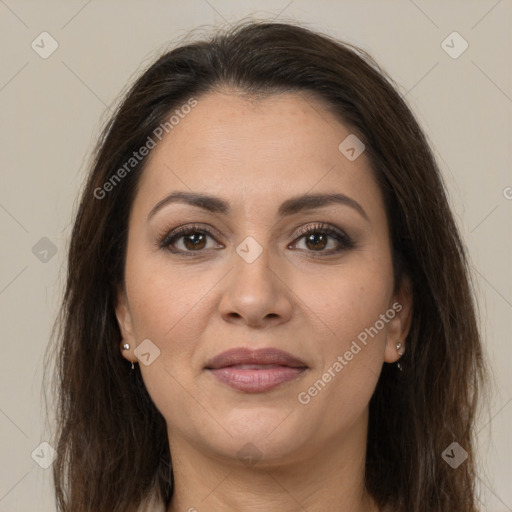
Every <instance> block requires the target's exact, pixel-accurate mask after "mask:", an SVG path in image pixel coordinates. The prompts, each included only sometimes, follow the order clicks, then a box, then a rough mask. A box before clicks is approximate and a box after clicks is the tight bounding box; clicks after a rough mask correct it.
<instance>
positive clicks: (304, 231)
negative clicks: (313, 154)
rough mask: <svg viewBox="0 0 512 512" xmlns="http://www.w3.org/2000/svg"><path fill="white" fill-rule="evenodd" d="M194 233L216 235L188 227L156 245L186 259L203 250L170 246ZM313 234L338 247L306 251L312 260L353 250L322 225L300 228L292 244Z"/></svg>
mask: <svg viewBox="0 0 512 512" xmlns="http://www.w3.org/2000/svg"><path fill="white" fill-rule="evenodd" d="M194 233H199V234H207V235H209V236H210V237H212V238H214V237H215V236H216V233H215V232H214V231H212V230H211V229H210V228H208V227H206V226H202V225H188V226H183V227H179V228H177V229H175V230H173V231H171V232H170V233H169V232H167V231H165V232H164V233H163V234H161V235H160V236H159V237H158V242H157V245H158V247H159V248H160V249H164V250H168V251H170V252H171V253H173V254H179V255H183V256H186V257H189V256H194V253H201V252H204V249H202V250H198V251H184V250H182V249H175V248H174V249H172V248H171V246H172V244H173V243H175V242H176V241H177V240H179V239H180V238H182V237H184V236H187V235H190V234H194ZM313 233H319V234H326V235H329V236H330V237H332V238H334V239H335V240H337V241H338V243H339V244H340V247H338V248H337V249H329V250H320V251H313V250H308V251H307V252H309V253H312V257H314V258H317V257H322V256H329V255H332V254H337V253H340V252H342V251H345V250H348V249H353V248H354V247H355V244H354V242H353V240H352V239H351V238H350V237H349V236H348V235H347V234H346V233H345V232H344V231H342V230H340V229H338V228H335V227H333V226H331V225H329V224H324V223H319V224H315V225H313V226H308V227H306V228H301V229H300V230H299V231H298V233H297V234H296V238H295V240H294V242H293V243H296V242H297V241H298V240H299V239H301V238H304V237H305V236H307V235H309V234H313ZM315 253H320V254H315Z"/></svg>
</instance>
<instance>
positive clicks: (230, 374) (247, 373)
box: [205, 348, 307, 393]
mask: <svg viewBox="0 0 512 512" xmlns="http://www.w3.org/2000/svg"><path fill="white" fill-rule="evenodd" d="M205 368H206V369H207V370H209V371H210V372H211V373H212V375H214V376H215V377H216V378H217V379H219V380H220V381H221V382H223V383H225V384H227V385H228V386H230V387H232V388H234V389H237V390H239V391H245V392H246V393H262V392H264V391H269V390H271V389H273V388H275V387H277V386H279V385H281V384H283V383H285V382H288V381H290V380H292V379H295V378H296V377H298V376H299V375H300V374H301V373H302V372H303V371H304V370H306V369H307V365H306V364H305V363H304V362H303V361H301V360H300V359H297V358H296V357H294V356H292V355H291V354H288V353H287V352H283V351H282V350H278V349H274V348H263V349H258V350H250V349H248V348H235V349H231V350H227V351H226V352H222V353H221V354H219V355H217V356H215V357H214V358H212V359H210V360H209V361H208V362H207V363H206V365H205Z"/></svg>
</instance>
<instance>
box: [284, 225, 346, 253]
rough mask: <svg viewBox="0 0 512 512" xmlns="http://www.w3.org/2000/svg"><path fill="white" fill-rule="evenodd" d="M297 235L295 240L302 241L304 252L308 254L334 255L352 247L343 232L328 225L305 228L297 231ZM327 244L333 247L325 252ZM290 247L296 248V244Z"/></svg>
mask: <svg viewBox="0 0 512 512" xmlns="http://www.w3.org/2000/svg"><path fill="white" fill-rule="evenodd" d="M298 235H299V238H298V239H296V240H302V239H304V245H305V249H304V250H306V251H308V252H321V253H325V254H336V253H338V252H341V251H343V250H347V249H351V248H353V247H354V242H353V241H352V239H351V238H350V237H349V236H348V235H347V234H346V233H345V232H344V231H342V230H341V229H338V228H335V227H334V226H330V225H329V224H316V225H314V226H308V227H307V228H304V229H301V230H299V232H298ZM329 242H333V243H334V247H332V246H331V247H330V248H328V249H327V250H325V249H326V248H327V246H328V245H329ZM292 245H293V246H296V245H297V242H294V243H293V244H292ZM331 245H332V244H331Z"/></svg>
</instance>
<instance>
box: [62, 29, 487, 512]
mask: <svg viewBox="0 0 512 512" xmlns="http://www.w3.org/2000/svg"><path fill="white" fill-rule="evenodd" d="M226 90H228V91H229V90H231V91H237V93H242V94H244V95H247V97H248V98H252V97H256V98H257V97H260V96H263V97H264V96H266V95H273V94H280V93H287V92H295V93H297V94H304V95H308V97H314V98H316V99H317V100H318V101H321V102H323V104H324V105H327V106H328V108H329V110H330V112H332V113H333V114H334V115H335V116H336V118H337V119H338V120H339V121H340V122H342V123H343V124H344V125H345V126H347V127H349V128H350V130H351V131H352V132H353V133H355V134H357V137H358V138H359V139H360V140H361V141H362V142H363V143H364V144H365V146H366V150H365V155H366V156H367V158H368V159H369V162H370V165H371V169H372V172H373V173H374V176H375V179H376V181H377V183H378V184H379V187H380V190H381V192H382V194H383V198H384V201H385V206H386V214H387V218H388V223H389V226H390V242H391V246H392V256H393V267H394V271H395V288H398V287H399V286H401V285H402V284H403V283H404V277H405V276H407V278H408V282H409V283H410V290H411V293H412V297H413V312H412V319H411V327H410V331H409V334H408V336H407V338H406V341H405V344H406V346H407V350H406V352H405V354H404V356H403V357H402V360H401V364H402V366H403V371H399V370H397V368H396V366H395V365H389V364H384V365H383V369H382V372H381V375H380V378H379V380H378V383H377V385H376V389H375V392H374V394H373V396H372V398H371V400H370V404H369V428H368V441H367V450H366V467H365V484H366V488H367V490H368V492H369V494H370V495H371V496H372V498H373V499H374V500H375V502H376V503H377V505H378V506H379V507H382V508H383V507H385V506H391V507H392V508H393V510H394V511H396V512H411V511H414V512H432V511H433V510H435V511H436V512H454V511H460V512H475V511H477V501H478V500H477V497H476V489H475V484H476V474H477V473H476V463H475V455H476V454H475V450H474V443H475V439H474V422H475V415H476V412H477V410H478V408H477V406H478V402H479V400H478V399H479V396H480V395H481V390H482V389H483V385H484V384H485V380H486V379H485V361H484V358H483V354H482V347H481V342H480V334H479V329H478V324H477V320H476V304H475V300H474V295H473V291H472V286H471V277H470V273H469V265H468V261H467V255H466V252H465V247H464V245H463V242H462V240H461V237H460V235H459V232H458V229H457V226H456V223H455V221H454V217H453V215H452V212H451V210H450V206H449V203H448V199H447V194H446V192H445V187H444V184H443V180H442V177H441V173H440V170H439V168H438V166H437V164H436V161H435V158H434V155H433V153H432V150H431V149H430V146H429V143H428V142H427V139H426V137H425V135H424V134H423V132H422V130H421V129H420V127H419V125H418V123H417V121H416V120H415V118H414V116H413V114H412V112H411V110H410V108H409V107H408V106H407V104H406V103H405V101H404V99H403V98H402V97H401V95H400V94H399V93H398V92H397V88H396V86H394V82H393V81H392V80H391V79H390V78H389V77H388V76H387V75H386V74H385V72H384V71H383V70H382V69H381V68H380V67H379V66H378V65H377V64H376V63H375V62H374V60H373V59H372V58H371V57H370V55H368V54H367V53H366V52H365V51H363V50H362V49H360V48H357V47H355V46H353V45H350V44H348V43H344V42H340V41H338V40H336V39H334V38H332V37H330V36H328V35H324V34H320V33H317V32H315V31H312V30H310V29H309V28H305V27H302V26H299V25H298V24H296V23H268V22H254V21H253V22H243V23H239V24H238V25H237V26H235V27H231V28H227V29H223V30H217V31H216V32H215V33H213V34H209V35H208V36H207V37H206V38H202V39H198V40H194V41H188V42H186V44H182V45H180V46H178V47H176V48H174V49H172V50H170V51H166V52H165V53H163V54H162V55H161V56H159V57H158V58H157V59H156V61H155V62H153V63H152V64H151V65H149V67H148V68H147V69H146V70H145V71H144V72H143V73H142V74H141V75H140V76H139V77H138V78H137V79H136V80H135V81H134V83H133V85H131V87H130V88H129V90H128V91H127V93H126V94H125V95H124V99H123V100H122V101H121V102H120V104H119V105H118V107H117V108H116V110H115V112H114V114H113V115H112V116H111V118H110V120H109V121H108V122H107V124H106V125H105V127H104V129H103V132H102V134H101V136H100V138H99V141H98V144H97V147H96V149H95V151H94V158H93V162H92V165H91V169H90V172H89V174H88V177H87V181H86V183H85V186H84V188H83V190H82V192H81V199H80V203H79V206H78V210H77V213H76V218H75V222H74V226H73V230H72V235H71V240H70V247H69V253H68V260H67V277H66V287H65V291H64V296H63V300H62V305H61V310H60V312H59V315H58V318H57V320H56V323H55V325H54V332H53V333H52V339H54V341H55V343H56V348H55V350H56V354H55V360H56V371H55V376H54V386H55V387H56V389H57V396H58V398H57V410H56V416H57V424H56V425H57V426H56V450H57V453H58V456H57V458H56V461H55V462H54V464H53V477H54V485H55V494H56V500H57V506H58V510H59V511H64V512H121V511H122V512H132V511H136V510H139V507H141V506H142V505H143V504H144V503H145V500H146V499H147V498H148V497H150V496H155V495H158V496H159V497H160V499H161V500H163V501H164V502H165V504H166V505H168V504H169V503H170V501H171V498H172V495H173V485H174V480H173V471H172V464H171V454H170V450H169V442H168V437H167V429H166V422H165V420H164V418H163V416H162V414H161V413H160V412H159V411H158V410H157V408H156V407H155V405H154V403H153V402H152V400H151V397H150V396H149V394H148V392H147V390H146V388H145V386H144V383H143V381H142V377H141V374H140V369H139V368H138V365H137V366H136V369H135V371H134V372H130V363H129V362H128V361H126V360H125V359H124V358H123V357H122V355H121V354H120V349H119V347H120V343H121V334H120V330H119V326H118V323H117V319H116V316H115V305H116V296H117V292H118V290H119V288H120V287H121V286H123V284H124V262H125V253H126V245H127V243H126V242H127V232H128V218H129V213H130V208H131V205H132V203H133V200H134V197H135V194H136V193H137V184H138V182H139V178H140V176H141V173H142V172H143V170H144V168H145V164H146V161H147V156H146V157H144V158H141V159H140V161H138V162H137V164H136V165H134V166H133V169H131V170H130V172H128V173H126V176H123V179H120V180H117V181H116V183H115V186H112V187H110V190H109V193H108V194H103V195H104V197H102V198H99V194H98V192H97V191H98V190H99V189H101V188H102V187H103V186H104V184H105V183H107V182H108V181H109V180H112V177H113V176H114V175H115V174H116V173H117V172H118V170H119V169H121V168H122V167H123V165H125V164H126V162H127V161H129V159H130V158H131V157H132V156H133V152H134V151H136V150H138V149H139V148H141V147H142V146H144V145H145V144H146V143H147V141H148V137H152V135H153V133H154V131H155V130H156V129H157V128H158V127H159V126H160V125H161V124H162V123H163V122H165V121H166V120H167V119H168V117H169V115H170V113H171V112H172V111H173V109H176V108H177V107H179V106H180V105H183V104H186V103H187V101H188V100H189V99H190V98H191V97H194V98H196V99H199V101H200V97H201V95H204V94H206V93H210V92H216V91H226ZM118 176H119V175H118ZM111 183H113V182H112V181H111ZM454 441H456V442H457V443H459V444H460V445H461V446H462V447H463V448H464V449H465V450H466V452H467V453H468V458H467V460H466V461H465V462H464V463H463V464H461V465H460V466H459V467H458V468H457V469H456V470H455V469H453V468H452V467H450V465H449V464H447V463H446V462H445V461H444V460H443V458H442V454H443V451H444V450H445V449H446V448H447V447H448V446H449V445H450V444H451V443H452V442H454Z"/></svg>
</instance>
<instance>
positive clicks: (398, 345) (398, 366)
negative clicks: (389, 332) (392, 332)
mask: <svg viewBox="0 0 512 512" xmlns="http://www.w3.org/2000/svg"><path fill="white" fill-rule="evenodd" d="M395 347H396V351H397V352H398V353H399V354H400V356H402V354H403V353H404V351H403V350H402V351H400V349H401V348H402V344H401V343H400V342H397V344H396V345H395ZM396 367H397V368H398V369H399V370H400V371H401V372H402V371H403V370H404V369H403V368H402V365H401V364H400V361H398V363H396Z"/></svg>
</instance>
